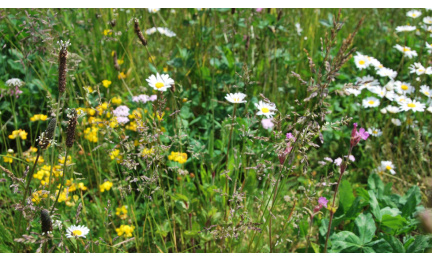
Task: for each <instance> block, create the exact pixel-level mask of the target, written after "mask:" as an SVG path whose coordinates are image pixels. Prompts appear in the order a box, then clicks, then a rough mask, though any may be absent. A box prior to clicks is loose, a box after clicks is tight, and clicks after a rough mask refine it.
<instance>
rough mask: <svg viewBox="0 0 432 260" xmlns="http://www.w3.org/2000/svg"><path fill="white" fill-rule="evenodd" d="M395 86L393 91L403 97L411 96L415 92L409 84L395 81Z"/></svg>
mask: <svg viewBox="0 0 432 260" xmlns="http://www.w3.org/2000/svg"><path fill="white" fill-rule="evenodd" d="M395 86H396V88H395V90H396V92H397V93H399V94H404V95H406V94H411V93H413V92H414V90H415V89H414V87H413V86H411V84H409V83H406V82H400V81H396V82H395Z"/></svg>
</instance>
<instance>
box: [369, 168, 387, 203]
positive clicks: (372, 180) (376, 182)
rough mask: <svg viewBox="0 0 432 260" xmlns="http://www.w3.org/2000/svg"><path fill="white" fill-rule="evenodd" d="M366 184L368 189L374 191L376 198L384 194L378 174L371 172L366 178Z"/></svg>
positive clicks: (382, 184)
mask: <svg viewBox="0 0 432 260" xmlns="http://www.w3.org/2000/svg"><path fill="white" fill-rule="evenodd" d="M368 186H369V189H371V190H373V191H375V194H376V195H377V197H378V198H381V197H382V196H383V194H384V183H383V182H382V181H381V178H380V177H379V176H378V174H375V173H374V174H371V175H369V178H368Z"/></svg>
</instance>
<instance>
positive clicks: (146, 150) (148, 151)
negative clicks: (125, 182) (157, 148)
mask: <svg viewBox="0 0 432 260" xmlns="http://www.w3.org/2000/svg"><path fill="white" fill-rule="evenodd" d="M153 152H154V151H153V147H152V148H150V149H148V148H144V149H143V150H142V152H141V156H142V157H145V156H148V155H150V154H153Z"/></svg>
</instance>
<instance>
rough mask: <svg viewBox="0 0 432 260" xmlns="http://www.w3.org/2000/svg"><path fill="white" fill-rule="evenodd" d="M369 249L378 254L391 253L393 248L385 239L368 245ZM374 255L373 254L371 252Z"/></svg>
mask: <svg viewBox="0 0 432 260" xmlns="http://www.w3.org/2000/svg"><path fill="white" fill-rule="evenodd" d="M366 246H367V247H368V248H372V249H373V251H374V252H377V253H391V252H392V248H391V246H390V245H389V243H387V241H385V240H384V239H383V238H381V239H379V240H375V241H372V242H369V243H367V244H366ZM370 253H372V252H370Z"/></svg>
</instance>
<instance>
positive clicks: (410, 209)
mask: <svg viewBox="0 0 432 260" xmlns="http://www.w3.org/2000/svg"><path fill="white" fill-rule="evenodd" d="M416 197H417V194H415V193H414V192H412V193H410V195H409V197H408V198H407V199H406V202H405V205H404V206H403V208H402V216H404V217H409V216H411V215H412V214H413V213H414V212H415V210H416V206H417V198H416Z"/></svg>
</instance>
